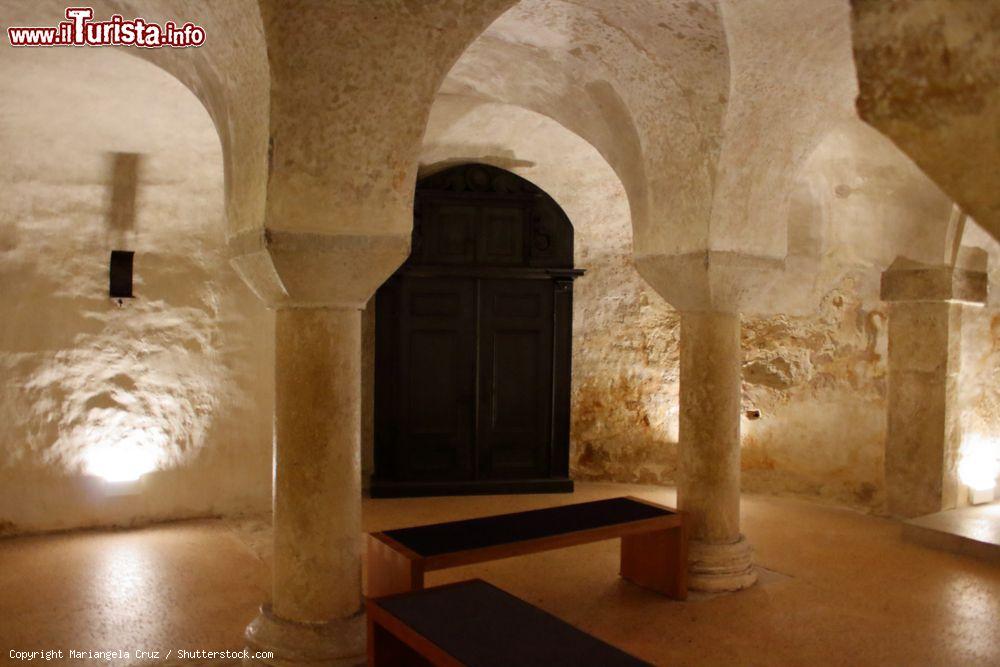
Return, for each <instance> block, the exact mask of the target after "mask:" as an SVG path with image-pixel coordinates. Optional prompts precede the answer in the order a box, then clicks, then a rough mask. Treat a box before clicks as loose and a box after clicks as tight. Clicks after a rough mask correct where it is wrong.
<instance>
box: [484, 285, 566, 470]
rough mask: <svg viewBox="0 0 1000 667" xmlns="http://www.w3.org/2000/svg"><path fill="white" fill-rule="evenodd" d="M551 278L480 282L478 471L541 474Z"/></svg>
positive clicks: (546, 437) (548, 392)
mask: <svg viewBox="0 0 1000 667" xmlns="http://www.w3.org/2000/svg"><path fill="white" fill-rule="evenodd" d="M552 305H553V304H552V283H551V282H549V281H544V280H483V281H482V282H481V284H480V348H479V365H480V369H479V374H480V382H479V394H480V400H479V413H480V414H479V423H478V450H479V452H478V455H479V472H480V474H481V475H483V476H487V477H493V478H508V479H509V478H530V477H545V476H547V474H548V470H549V452H550V450H551V447H550V443H551V412H552Z"/></svg>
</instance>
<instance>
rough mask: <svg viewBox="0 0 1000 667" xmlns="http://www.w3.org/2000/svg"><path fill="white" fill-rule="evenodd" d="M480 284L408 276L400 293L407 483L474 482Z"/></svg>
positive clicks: (399, 462)
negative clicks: (476, 354)
mask: <svg viewBox="0 0 1000 667" xmlns="http://www.w3.org/2000/svg"><path fill="white" fill-rule="evenodd" d="M474 298H475V282H474V281H473V280H470V279H466V280H447V279H440V278H409V277H408V278H404V279H403V280H402V282H401V289H400V311H401V315H402V317H400V321H399V322H398V326H399V349H398V357H397V358H398V359H399V367H398V373H399V374H398V377H397V382H398V385H399V387H400V388H401V389H402V391H401V392H399V396H400V401H401V405H400V406H399V410H400V415H399V421H400V429H399V431H398V440H397V442H396V447H395V448H394V450H395V457H396V461H395V464H396V465H395V469H396V472H397V474H398V475H400V476H401V477H402V478H403V479H410V480H421V479H434V480H441V479H449V480H460V479H472V476H473V475H472V472H473V443H472V440H473V438H472V436H473V431H472V426H473V421H472V416H473V400H474V392H475V337H476V326H475V303H474Z"/></svg>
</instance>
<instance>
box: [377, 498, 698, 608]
mask: <svg viewBox="0 0 1000 667" xmlns="http://www.w3.org/2000/svg"><path fill="white" fill-rule="evenodd" d="M614 538H620V539H621V566H620V573H621V576H622V577H624V578H625V579H628V580H629V581H632V582H633V583H635V584H637V585H639V586H642V587H644V588H649V589H652V590H655V591H658V592H660V593H663V594H664V595H668V596H670V597H672V598H676V599H679V600H683V599H685V598H686V597H687V555H688V553H687V552H688V533H687V525H686V523H685V521H684V517H683V514H681V513H680V512H678V511H677V510H674V509H671V508H669V507H663V506H661V505H657V504H656V503H652V502H649V501H647V500H641V499H639V498H633V497H623V498H611V499H608V500H597V501H593V502H587V503H576V504H572V505H561V506H558V507H550V508H546V509H539V510H531V511H527V512H516V513H512V514H500V515H496V516H488V517H481V518H476V519H466V520H463V521H451V522H448V523H437V524H432V525H428V526H417V527H413V528H400V529H397V530H388V531H384V532H380V533H371V534H369V535H368V550H367V569H368V596H369V597H380V596H384V595H392V594H394V593H403V592H407V591H412V590H419V589H421V588H423V586H424V574H425V573H426V572H430V571H432V570H442V569H445V568H450V567H457V566H459V565H469V564H472V563H482V562H486V561H491V560H498V559H501V558H509V557H511V556H521V555H524V554H529V553H536V552H540V551H547V550H550V549H560V548H563V547H570V546H574V545H578V544H585V543H587V542H598V541H601V540H609V539H614Z"/></svg>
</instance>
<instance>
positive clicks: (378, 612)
mask: <svg viewBox="0 0 1000 667" xmlns="http://www.w3.org/2000/svg"><path fill="white" fill-rule="evenodd" d="M366 604H367V612H368V613H367V615H368V666H369V667H403V666H405V667H422V666H426V665H433V666H437V667H458V666H460V665H464V666H467V667H561V666H562V667H648V666H649V664H650V663H648V662H643V661H642V660H639V659H638V658H635V657H633V656H631V655H629V654H628V653H625V652H624V651H621V650H619V649H617V648H615V647H614V646H611V645H610V644H606V643H605V642H602V641H601V640H599V639H597V638H596V637H593V636H591V635H589V634H587V633H586V632H583V631H582V630H578V629H577V628H574V627H573V626H572V625H569V624H568V623H566V622H564V621H562V620H560V619H558V618H556V617H555V616H553V615H552V614H549V613H547V612H544V611H542V610H541V609H539V608H538V607H535V606H533V605H530V604H528V603H527V602H525V601H524V600H521V599H520V598H517V597H515V596H513V595H511V594H510V593H506V592H504V591H502V590H500V589H499V588H497V587H495V586H492V585H490V584H488V583H486V582H485V581H482V580H481V579H474V580H472V581H463V582H460V583H457V584H448V585H445V586H437V587H435V588H428V589H424V590H420V591H413V592H410V593H402V594H397V595H391V596H388V597H383V598H377V599H372V598H369V599H368V601H367V603H366Z"/></svg>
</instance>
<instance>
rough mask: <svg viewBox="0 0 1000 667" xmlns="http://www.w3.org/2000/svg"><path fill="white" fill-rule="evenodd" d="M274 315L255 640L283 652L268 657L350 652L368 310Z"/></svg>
mask: <svg viewBox="0 0 1000 667" xmlns="http://www.w3.org/2000/svg"><path fill="white" fill-rule="evenodd" d="M275 320H276V327H275V369H276V372H275V420H274V424H275V429H274V443H275V444H274V546H273V554H274V565H273V570H274V571H273V591H272V596H271V598H270V602H269V603H267V604H266V605H265V608H264V610H263V611H262V613H261V615H260V616H259V617H258V618H257V619H256V620H255V621H254V623H253V624H251V625H250V627H249V628H248V630H247V638H248V640H249V642H250V645H251V646H254V647H257V648H260V649H268V650H272V651H274V652H275V654H276V658H277V661H273V662H266V663H262V664H275V665H278V664H285V662H283V661H289V662H294V663H302V662H307V663H312V662H327V663H331V661H337V660H349V659H352V658H353V657H356V656H360V655H361V654H362V653H363V651H364V631H363V628H364V623H363V621H364V619H363V615H362V612H361V604H362V603H361V577H360V574H361V553H360V549H361V543H360V533H361V529H360V521H361V443H360V426H361V424H360V417H361V406H360V398H361V318H360V313H359V311H357V310H341V309H330V308H282V309H279V310H278V311H277V312H276V314H275ZM331 664H332V663H331Z"/></svg>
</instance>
